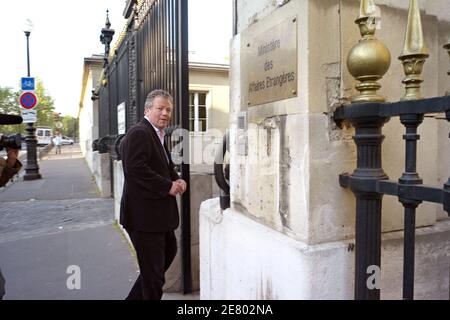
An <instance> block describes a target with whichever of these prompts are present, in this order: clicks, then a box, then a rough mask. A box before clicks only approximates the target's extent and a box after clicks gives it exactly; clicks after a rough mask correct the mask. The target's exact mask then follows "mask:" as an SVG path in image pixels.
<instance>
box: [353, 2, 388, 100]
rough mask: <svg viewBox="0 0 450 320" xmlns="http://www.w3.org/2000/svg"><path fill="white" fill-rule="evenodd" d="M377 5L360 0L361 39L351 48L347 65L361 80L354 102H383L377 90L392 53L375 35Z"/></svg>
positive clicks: (358, 20)
mask: <svg viewBox="0 0 450 320" xmlns="http://www.w3.org/2000/svg"><path fill="white" fill-rule="evenodd" d="M376 9H377V7H376V5H375V1H374V0H361V5H360V10H359V17H358V18H357V19H356V20H355V23H356V24H357V25H358V26H359V29H360V32H361V36H362V39H361V40H360V41H359V43H358V44H357V45H355V46H354V47H353V48H352V50H351V51H350V53H349V55H348V58H347V68H348V70H349V72H350V74H351V75H352V76H353V77H354V78H355V79H356V80H358V81H359V82H360V83H359V84H357V85H356V89H357V90H358V91H359V94H358V95H357V96H354V97H353V98H352V102H353V103H355V102H384V101H385V99H384V98H383V97H382V96H380V95H379V94H378V93H377V90H379V89H380V88H381V85H380V84H379V83H378V82H377V81H378V80H380V79H381V78H382V77H383V76H384V75H385V74H386V72H387V71H388V69H389V66H390V65H391V54H390V53H389V50H388V48H386V46H385V45H384V44H383V43H381V42H380V41H379V40H378V39H377V38H375V31H376V19H377V17H376Z"/></svg>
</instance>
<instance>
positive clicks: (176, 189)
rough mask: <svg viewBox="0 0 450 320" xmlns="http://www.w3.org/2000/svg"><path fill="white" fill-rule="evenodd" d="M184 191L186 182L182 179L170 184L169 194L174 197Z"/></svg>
mask: <svg viewBox="0 0 450 320" xmlns="http://www.w3.org/2000/svg"><path fill="white" fill-rule="evenodd" d="M185 191H186V182H185V181H184V180H183V179H178V180H177V181H173V182H172V188H170V191H169V194H170V195H171V196H174V197H175V196H176V195H177V194H183V193H184V192H185Z"/></svg>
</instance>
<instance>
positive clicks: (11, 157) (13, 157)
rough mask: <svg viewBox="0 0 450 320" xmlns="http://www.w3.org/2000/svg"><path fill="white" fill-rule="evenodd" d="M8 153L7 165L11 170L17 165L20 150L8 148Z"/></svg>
mask: <svg viewBox="0 0 450 320" xmlns="http://www.w3.org/2000/svg"><path fill="white" fill-rule="evenodd" d="M6 151H7V154H8V159H7V160H6V161H7V165H8V167H9V168H14V166H15V165H16V161H17V158H18V157H19V149H11V148H7V149H6Z"/></svg>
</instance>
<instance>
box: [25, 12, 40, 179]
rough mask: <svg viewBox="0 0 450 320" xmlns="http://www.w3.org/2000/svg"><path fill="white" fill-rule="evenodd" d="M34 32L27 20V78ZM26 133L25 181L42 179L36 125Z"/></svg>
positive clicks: (28, 125)
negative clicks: (38, 160)
mask: <svg viewBox="0 0 450 320" xmlns="http://www.w3.org/2000/svg"><path fill="white" fill-rule="evenodd" d="M32 30H33V24H32V23H31V21H30V20H27V22H26V24H25V28H24V30H23V31H24V33H25V36H26V37H27V76H28V77H30V41H29V38H30V35H31V31H32ZM26 131H27V132H28V135H27V136H26V138H25V142H26V144H27V165H26V167H25V175H24V177H23V179H24V180H36V179H41V178H42V176H41V174H40V173H39V165H38V162H37V156H36V146H37V139H36V136H35V134H34V133H35V132H36V128H35V127H34V123H28V124H27V128H26Z"/></svg>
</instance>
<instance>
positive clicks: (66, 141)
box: [61, 136, 73, 144]
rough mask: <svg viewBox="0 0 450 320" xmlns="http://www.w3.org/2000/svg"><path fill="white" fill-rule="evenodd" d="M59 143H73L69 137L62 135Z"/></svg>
mask: <svg viewBox="0 0 450 320" xmlns="http://www.w3.org/2000/svg"><path fill="white" fill-rule="evenodd" d="M61 143H62V144H73V140H72V139H70V138H69V137H66V136H62V140H61Z"/></svg>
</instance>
